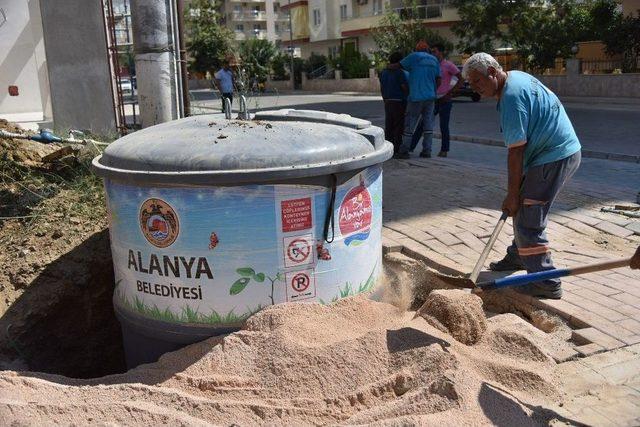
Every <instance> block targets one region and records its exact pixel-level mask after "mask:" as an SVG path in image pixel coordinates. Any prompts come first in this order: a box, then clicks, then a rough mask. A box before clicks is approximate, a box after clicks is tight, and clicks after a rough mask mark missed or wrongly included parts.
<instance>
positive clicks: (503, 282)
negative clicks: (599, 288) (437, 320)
mask: <svg viewBox="0 0 640 427" xmlns="http://www.w3.org/2000/svg"><path fill="white" fill-rule="evenodd" d="M630 264H631V258H624V259H619V260H615V261H605V262H599V263H596V264H589V265H584V266H582V267H573V268H556V269H554V270H547V271H538V272H536V273H529V274H519V275H517V276H508V277H503V278H502V279H496V280H492V281H489V282H482V283H478V287H480V288H481V289H482V290H483V291H489V290H492V289H499V288H505V287H507V286H519V285H526V284H529V283H533V282H539V281H542V280H549V279H557V278H559V277H566V276H577V275H579V274H587V273H593V272H595V271H602V270H612V269H614V268H620V267H628V266H629V265H630Z"/></svg>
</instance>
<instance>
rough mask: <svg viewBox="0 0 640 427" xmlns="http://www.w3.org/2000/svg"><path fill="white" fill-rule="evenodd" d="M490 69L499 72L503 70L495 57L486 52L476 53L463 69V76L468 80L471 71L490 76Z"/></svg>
mask: <svg viewBox="0 0 640 427" xmlns="http://www.w3.org/2000/svg"><path fill="white" fill-rule="evenodd" d="M489 67H493V68H495V69H496V70H498V71H501V70H502V67H501V66H500V64H499V63H498V61H496V58H494V57H493V56H491V55H489V54H488V53H484V52H479V53H475V54H473V55H471V57H470V58H469V59H467V61H466V62H465V63H464V67H462V76H463V77H464V78H465V79H466V78H468V77H469V71H470V70H476V71H479V72H480V73H482V75H484V76H486V75H488V69H489Z"/></svg>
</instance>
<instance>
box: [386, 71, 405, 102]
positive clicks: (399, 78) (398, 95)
mask: <svg viewBox="0 0 640 427" xmlns="http://www.w3.org/2000/svg"><path fill="white" fill-rule="evenodd" d="M408 76H409V73H407V72H406V71H404V70H401V69H399V68H398V69H389V68H387V69H385V70H382V72H381V73H380V77H379V79H380V92H382V99H393V100H396V101H406V100H407V95H405V93H404V91H403V90H402V85H403V84H404V85H407V86H408V85H409V81H408Z"/></svg>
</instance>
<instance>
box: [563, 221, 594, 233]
mask: <svg viewBox="0 0 640 427" xmlns="http://www.w3.org/2000/svg"><path fill="white" fill-rule="evenodd" d="M565 225H566V226H567V227H568V228H570V229H572V230H574V231H577V232H578V233H581V234H584V235H585V236H592V235H593V234H594V233H595V232H596V231H595V230H594V229H593V228H592V227H590V226H588V225H587V224H585V223H583V222H580V221H577V220H575V219H574V220H571V221H569V222H568V223H566V224H565Z"/></svg>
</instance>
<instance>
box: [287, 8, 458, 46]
mask: <svg viewBox="0 0 640 427" xmlns="http://www.w3.org/2000/svg"><path fill="white" fill-rule="evenodd" d="M281 5H282V9H285V10H289V11H290V13H291V16H292V26H293V40H291V41H290V40H289V37H288V34H285V35H283V37H282V41H283V42H284V43H285V44H287V45H289V44H291V45H292V46H295V47H296V48H300V51H301V55H302V57H303V58H308V57H309V56H310V55H311V54H312V53H315V54H320V55H325V56H328V57H335V56H336V55H338V54H339V53H340V52H349V51H358V52H362V53H365V54H367V55H371V54H372V53H373V52H374V51H375V50H376V49H377V46H376V44H375V42H374V40H373V37H372V36H371V28H372V27H376V26H378V25H380V21H381V20H382V18H383V16H384V14H385V13H386V11H387V10H389V9H393V10H394V11H395V12H397V13H398V14H399V15H400V16H401V17H403V16H409V15H408V14H409V13H410V8H408V7H406V5H405V2H403V0H302V1H293V0H291V1H288V2H287V3H285V2H284V1H281ZM416 12H417V13H418V18H419V19H420V20H422V21H423V23H424V25H425V26H426V27H430V28H432V29H433V30H435V31H437V32H439V33H440V34H442V35H443V36H445V37H446V38H449V39H451V40H453V39H454V37H455V36H454V35H453V33H452V32H451V26H452V25H453V24H454V23H455V22H457V21H459V20H460V18H459V16H458V13H457V10H456V9H455V8H454V7H452V6H451V5H450V2H449V0H418V1H417V9H416Z"/></svg>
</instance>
